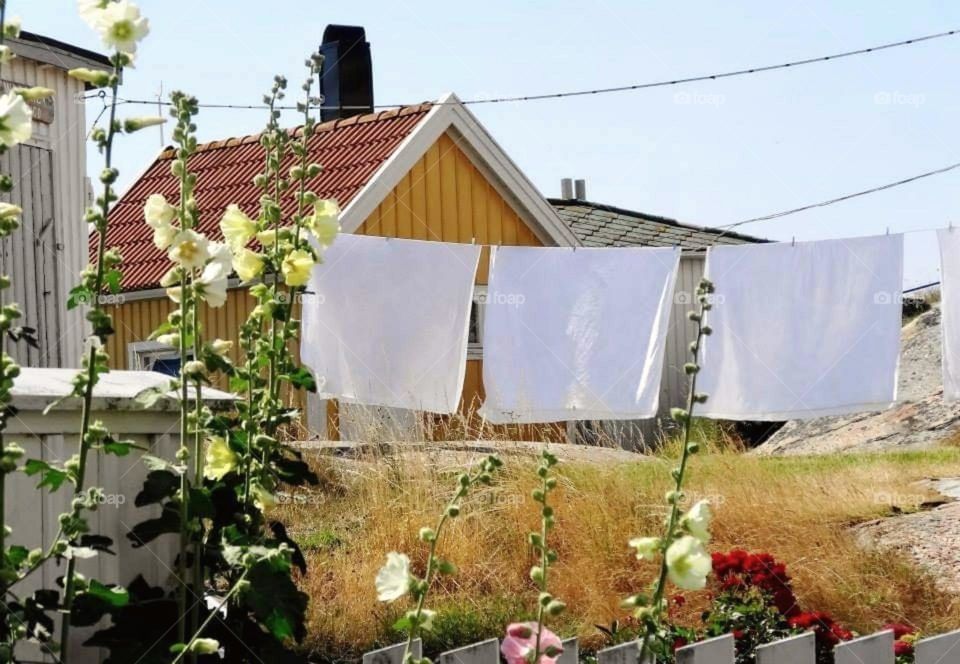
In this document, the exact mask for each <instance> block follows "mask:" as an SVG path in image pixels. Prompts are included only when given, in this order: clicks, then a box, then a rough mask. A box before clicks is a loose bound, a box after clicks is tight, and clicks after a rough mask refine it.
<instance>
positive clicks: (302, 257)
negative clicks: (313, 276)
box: [280, 249, 315, 286]
mask: <svg viewBox="0 0 960 664" xmlns="http://www.w3.org/2000/svg"><path fill="white" fill-rule="evenodd" d="M314 265H315V261H314V260H313V256H311V255H310V253H309V252H307V251H304V250H303V249H297V250H295V251H291V252H290V253H289V254H287V257H286V258H284V259H283V263H281V264H280V271H281V272H283V280H284V282H285V283H286V284H287V286H305V285H306V284H307V282H308V281H310V271H311V270H313V266H314Z"/></svg>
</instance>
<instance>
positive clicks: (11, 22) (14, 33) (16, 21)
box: [3, 16, 23, 39]
mask: <svg viewBox="0 0 960 664" xmlns="http://www.w3.org/2000/svg"><path fill="white" fill-rule="evenodd" d="M22 26H23V19H21V18H20V17H19V16H14V17H13V18H8V19H7V20H6V21H5V22H4V24H3V36H4V37H10V38H11V39H16V38H17V37H19V36H20V29H21V27H22Z"/></svg>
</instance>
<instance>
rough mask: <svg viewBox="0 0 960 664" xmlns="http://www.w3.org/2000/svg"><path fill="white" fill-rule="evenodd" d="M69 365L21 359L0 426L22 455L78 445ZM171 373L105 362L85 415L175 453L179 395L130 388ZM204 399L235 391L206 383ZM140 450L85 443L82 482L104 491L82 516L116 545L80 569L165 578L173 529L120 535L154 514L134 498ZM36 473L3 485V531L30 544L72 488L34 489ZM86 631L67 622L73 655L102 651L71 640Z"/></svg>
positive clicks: (91, 657)
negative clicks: (147, 539) (111, 451)
mask: <svg viewBox="0 0 960 664" xmlns="http://www.w3.org/2000/svg"><path fill="white" fill-rule="evenodd" d="M75 375H76V371H73V370H69V369H30V368H27V369H24V370H23V372H22V373H21V374H20V376H19V377H18V378H17V380H16V383H15V385H14V388H13V402H12V405H13V406H14V408H16V409H17V414H16V415H15V416H14V417H12V418H11V419H10V421H9V422H8V425H7V429H6V431H5V432H4V433H5V437H6V440H7V441H16V442H18V443H19V444H20V445H21V446H22V447H23V448H24V450H25V451H26V455H25V459H40V460H43V461H47V462H49V463H58V464H59V463H62V462H64V461H65V460H67V459H69V458H70V457H71V456H72V455H74V454H75V453H76V452H77V442H78V438H79V435H78V432H79V430H80V406H81V403H80V400H79V399H76V398H71V399H67V400H65V401H61V399H63V398H64V397H65V396H67V395H69V394H70V393H71V391H72V389H73V386H72V381H73V378H74V376H75ZM169 382H170V377H169V376H165V375H163V374H160V373H154V372H152V371H111V372H110V373H108V374H105V375H104V376H102V377H101V379H100V382H99V383H98V385H97V387H96V390H95V391H94V400H93V413H92V414H93V419H94V420H95V421H96V420H100V421H102V422H103V423H104V424H105V425H106V426H107V428H108V429H109V430H110V432H111V433H112V434H113V435H115V436H116V437H117V438H119V439H124V440H132V441H133V442H134V443H136V444H137V445H138V446H140V447H142V448H144V449H147V450H149V454H151V455H153V456H159V457H162V458H164V459H168V460H169V459H173V455H174V453H175V452H176V450H177V448H178V447H179V446H180V440H179V438H180V411H179V408H180V406H179V402H178V400H177V398H176V396H177V395H176V394H175V393H171V394H170V396H168V397H164V398H161V399H160V400H158V401H157V402H156V403H155V404H154V405H152V406H151V407H150V408H144V407H143V406H142V405H141V404H140V403H138V402H137V401H136V396H137V395H138V394H140V393H141V392H143V391H144V390H148V389H151V388H154V389H164V388H166V387H167V386H168V385H169ZM203 400H204V403H205V404H206V405H207V406H209V407H210V408H211V409H212V410H214V411H217V410H229V409H231V408H233V405H234V400H235V397H234V396H233V395H231V394H227V393H226V392H221V391H218V390H214V389H207V390H204V392H203ZM51 404H56V405H54V406H53V407H52V409H51V411H50V412H49V413H47V414H44V409H45V408H47V407H48V406H50V405H51ZM143 454H144V453H143V452H133V453H131V454H129V455H128V456H125V457H117V456H111V455H98V454H96V453H90V455H89V457H88V466H87V468H88V470H87V482H86V483H87V485H88V486H101V487H103V489H104V493H105V500H104V504H103V506H102V507H101V508H100V509H98V510H97V511H96V512H94V513H91V514H90V515H89V516H88V518H89V521H90V526H91V531H92V532H93V533H96V534H100V535H106V536H107V537H110V538H111V539H112V540H113V542H114V546H113V550H114V551H115V552H116V553H117V555H115V556H110V555H100V556H97V557H95V558H93V559H90V560H84V561H82V562H81V563H80V571H81V572H82V573H84V574H88V575H90V576H94V577H96V578H97V579H98V580H100V581H103V582H105V583H119V584H121V585H124V586H125V585H127V584H128V583H130V582H131V581H133V580H134V578H136V576H137V575H139V574H142V575H143V576H144V577H145V578H146V579H147V581H148V582H150V583H152V584H160V585H163V584H165V582H168V581H169V580H170V577H171V574H172V571H171V568H170V565H171V561H173V560H174V557H175V554H176V541H175V540H176V538H175V537H174V536H172V535H165V536H161V537H159V538H157V539H156V540H155V541H153V542H151V543H150V544H149V545H146V546H142V547H134V546H133V544H132V543H131V541H130V540H129V538H128V537H127V533H128V532H129V531H130V529H131V527H132V526H133V525H134V524H136V523H138V522H140V521H142V520H144V519H147V518H151V517H156V516H159V512H160V508H159V506H157V505H153V506H151V507H147V508H144V507H136V506H135V505H134V499H135V498H136V496H137V493H138V492H139V491H140V489H141V487H142V484H143V480H144V478H145V477H146V475H147V472H148V471H147V468H146V466H145V465H144V464H143V463H142V458H143ZM37 482H38V478H37V477H27V476H26V475H24V474H22V473H14V474H12V475H10V476H9V477H8V480H7V485H6V493H5V501H6V504H7V505H8V510H7V515H6V522H7V525H8V526H10V528H11V529H12V532H11V535H10V536H9V538H8V541H9V543H13V544H20V545H23V546H26V547H27V548H28V549H33V548H36V547H43V548H47V547H49V545H50V542H51V541H52V540H53V538H54V537H55V536H56V533H57V523H58V522H57V517H58V515H59V514H61V513H63V512H65V511H68V509H69V504H70V500H71V498H72V494H71V491H70V487H69V486H64V487H62V488H61V489H60V490H59V491H57V492H55V493H52V492H50V491H49V490H48V489H44V490H42V491H38V490H37V489H36V488H35V487H36V485H37ZM64 569H65V567H64V565H60V566H57V565H54V564H53V562H51V563H48V564H47V566H46V567H45V568H43V569H41V570H40V571H39V572H38V573H37V574H36V575H34V577H31V578H29V579H27V580H25V581H24V582H23V583H22V585H21V586H18V587H17V591H18V593H19V594H20V595H21V596H25V595H28V594H30V593H32V592H33V591H34V590H36V589H37V588H39V587H46V588H51V587H54V584H55V581H56V579H57V578H58V577H60V576H63V574H64ZM91 631H92V628H89V629H78V630H75V631H74V632H72V641H73V642H74V645H75V646H77V647H78V649H77V650H75V652H78V653H80V659H78V661H82V662H96V661H100V658H99V656H98V655H97V651H91V650H90V649H88V648H82V649H79V644H81V643H82V642H83V641H84V640H85V639H86V638H88V637H89V636H90V633H91ZM20 654H21V655H25V654H26V653H20ZM34 654H37V655H39V653H34Z"/></svg>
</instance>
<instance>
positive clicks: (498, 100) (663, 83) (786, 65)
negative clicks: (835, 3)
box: [86, 29, 960, 111]
mask: <svg viewBox="0 0 960 664" xmlns="http://www.w3.org/2000/svg"><path fill="white" fill-rule="evenodd" d="M957 35H960V29H954V30H946V31H944V32H938V33H934V34H930V35H923V36H921V37H912V38H910V39H904V40H901V41H896V42H890V43H886V44H878V45H876V46H868V47H866V48H860V49H856V50H850V51H841V52H838V53H831V54H828V55H819V56H815V57H811V58H804V59H801V60H792V61H789V62H782V63H779V64H773V65H762V66H757V67H750V68H748V69H735V70H731V71H725V72H717V73H713V74H702V75H698V76H687V77H681V78H673V79H664V80H659V81H649V82H644V83H632V84H629V85H618V86H612V87H606V88H593V89H588V90H572V91H566V92H547V93H542V94H529V95H516V96H504V97H481V98H476V99H466V100H462V101H451V102H435V104H436V105H441V104H445V103H449V104H464V105H480V104H504V103H514V102H526V101H540V100H544V99H565V98H569V97H584V96H590V95H601V94H610V93H616V92H630V91H635V90H646V89H650V88H661V87H670V86H675V85H683V84H686V83H698V82H702V81H716V80H719V79H722V78H734V77H738V76H748V75H752V74H761V73H765V72H769V71H776V70H780V69H791V68H796V67H802V66H804V65H810V64H817V63H822V62H832V61H834V60H840V59H843V58H850V57H854V56H859V55H868V54H871V53H877V52H880V51H886V50H890V49H894V48H900V47H903V46H913V45H915V44H920V43H923V42H928V41H932V40H934V39H942V38H945V37H954V36H957ZM96 96H97V95H96V94H93V95H88V96H87V97H86V99H92V98H95V97H96ZM120 102H121V103H123V104H149V105H151V106H156V105H158V104H161V105H165V106H169V105H170V103H171V102H164V101H162V100H157V99H123V98H121V99H120ZM409 105H410V104H375V105H373V108H375V109H378V108H379V109H387V108H399V107H402V106H409ZM198 106H199V107H200V108H212V109H232V110H263V109H265V108H267V107H266V106H264V105H262V104H229V103H200V104H198ZM275 108H276V109H278V110H286V111H289V110H297V107H296V106H277V107H275ZM320 108H321V109H328V110H335V109H340V110H362V109H365V108H370V107H368V106H329V107H324V106H321V107H320Z"/></svg>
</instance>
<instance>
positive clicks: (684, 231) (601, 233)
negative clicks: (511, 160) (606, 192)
mask: <svg viewBox="0 0 960 664" xmlns="http://www.w3.org/2000/svg"><path fill="white" fill-rule="evenodd" d="M547 200H548V201H549V202H550V205H552V206H553V207H554V209H555V210H556V211H557V214H559V215H560V218H561V219H563V221H564V222H565V223H566V224H567V226H569V227H570V230H572V231H573V232H574V233H575V234H576V236H577V237H578V238H579V239H580V241H581V242H582V243H583V245H584V246H586V247H675V246H678V245H679V246H680V248H682V249H687V250H696V249H704V248H706V247H709V246H712V245H715V244H748V243H751V242H768V240H765V239H762V238H758V237H751V236H749V235H743V234H742V233H734V232H728V233H725V234H724V233H723V230H721V229H716V228H703V227H700V226H690V225H688V224H681V223H680V222H679V221H675V220H674V219H667V218H666V217H658V216H656V215H652V214H644V213H643V212H634V211H632V210H624V209H622V208H618V207H614V206H612V205H603V204H602V203H591V202H590V201H579V200H567V199H559V198H550V199H547ZM721 235H722V237H720V236H721Z"/></svg>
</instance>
